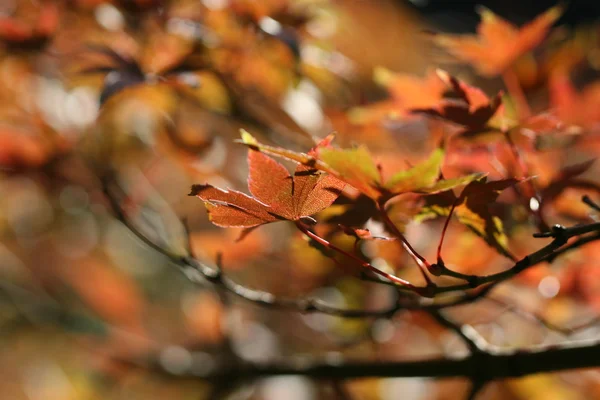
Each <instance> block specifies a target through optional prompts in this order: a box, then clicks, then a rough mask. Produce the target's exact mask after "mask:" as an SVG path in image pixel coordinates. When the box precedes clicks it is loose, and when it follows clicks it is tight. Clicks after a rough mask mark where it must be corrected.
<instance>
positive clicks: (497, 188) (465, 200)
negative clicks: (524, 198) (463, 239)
mask: <svg viewBox="0 0 600 400" xmlns="http://www.w3.org/2000/svg"><path fill="white" fill-rule="evenodd" d="M518 182H519V180H518V179H512V178H511V179H503V180H499V181H493V182H487V178H485V177H482V178H480V179H477V180H474V181H472V182H471V183H469V184H468V185H467V186H465V188H464V189H463V191H462V193H461V194H460V196H459V197H458V198H457V197H456V196H455V195H454V193H453V192H452V191H445V192H441V193H438V194H436V195H433V196H427V197H426V198H425V206H424V207H423V209H422V210H421V212H420V215H419V216H418V217H417V220H425V219H429V218H432V217H435V216H448V215H449V214H450V211H451V209H452V207H453V206H454V212H453V215H454V216H455V217H456V218H457V219H458V221H459V222H460V223H462V224H463V225H465V226H467V227H469V228H470V229H471V230H472V231H473V232H475V233H476V234H477V235H479V236H481V237H482V238H483V239H484V240H485V241H486V242H487V243H488V244H489V245H490V246H492V247H494V248H495V249H496V250H497V251H498V252H499V253H501V254H503V255H505V256H507V257H509V258H513V256H512V255H511V253H510V252H509V251H508V247H507V244H508V240H507V238H506V235H505V233H504V227H503V223H502V220H501V219H500V218H499V217H498V216H496V215H493V214H492V212H491V210H490V204H492V203H493V202H495V201H496V199H497V198H498V196H499V195H500V193H501V192H502V191H503V190H504V189H506V188H508V187H510V186H513V185H515V184H517V183H518Z"/></svg>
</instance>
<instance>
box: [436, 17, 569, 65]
mask: <svg viewBox="0 0 600 400" xmlns="http://www.w3.org/2000/svg"><path fill="white" fill-rule="evenodd" d="M563 11H564V7H563V6H555V7H552V8H550V9H548V10H547V11H546V12H544V13H542V14H540V15H539V16H538V17H537V18H535V19H534V20H533V21H531V22H529V23H527V24H525V25H524V26H522V27H521V28H518V27H517V26H515V25H513V24H511V23H510V22H508V21H506V20H504V19H502V18H500V17H499V16H497V15H496V14H494V13H493V12H492V11H490V10H489V9H487V8H483V7H482V8H481V9H480V10H479V14H480V15H481V22H480V23H479V25H478V26H477V35H475V36H473V35H460V36H457V35H436V36H435V37H434V41H435V43H436V44H438V45H439V46H441V47H443V48H445V49H446V50H448V52H450V53H451V54H452V55H453V56H455V57H456V58H458V59H460V60H461V61H465V62H468V63H470V64H471V65H473V66H474V67H475V68H476V69H477V71H478V72H479V73H480V74H481V75H484V76H489V77H493V76H498V75H501V74H502V73H504V72H505V71H506V70H507V69H509V68H510V67H511V66H512V65H513V63H514V62H515V61H516V60H517V59H518V58H519V57H520V56H522V55H524V54H525V53H527V52H529V51H530V50H532V49H533V48H535V47H536V46H537V45H539V44H540V43H541V42H542V41H543V40H544V38H545V37H546V35H547V34H548V31H549V30H550V28H551V27H552V25H553V24H554V23H555V22H556V21H557V20H558V19H559V18H560V16H561V15H562V13H563Z"/></svg>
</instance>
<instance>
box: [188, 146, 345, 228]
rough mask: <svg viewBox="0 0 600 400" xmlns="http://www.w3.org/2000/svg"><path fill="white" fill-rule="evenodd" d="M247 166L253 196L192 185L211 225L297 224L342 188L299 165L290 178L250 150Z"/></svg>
mask: <svg viewBox="0 0 600 400" xmlns="http://www.w3.org/2000/svg"><path fill="white" fill-rule="evenodd" d="M248 164H249V169H250V176H249V178H248V187H249V189H250V192H251V193H252V195H253V196H254V197H251V196H248V195H246V194H244V193H241V192H238V191H235V190H222V189H219V188H215V187H214V186H211V185H194V186H192V191H191V193H190V195H191V196H198V197H199V198H200V199H201V200H203V201H204V203H205V206H206V209H207V210H208V213H209V217H210V220H211V222H212V223H214V224H215V225H218V226H222V227H243V228H252V227H256V226H259V225H263V224H267V223H270V222H275V221H280V220H290V221H297V220H299V219H301V218H303V217H307V216H310V215H312V214H316V213H318V212H319V211H321V210H323V209H325V208H327V207H328V206H330V205H331V204H332V203H333V202H334V201H335V199H336V198H337V197H338V196H339V194H340V193H341V191H342V189H343V187H344V185H345V184H344V183H343V182H342V181H340V180H338V179H336V178H334V177H332V176H326V175H325V174H323V173H322V172H319V171H317V170H315V169H312V168H309V167H307V166H305V165H302V164H300V165H298V167H297V168H296V171H295V173H294V176H293V177H292V176H290V174H289V173H288V172H287V170H286V169H285V167H283V165H281V164H279V163H278V162H276V161H275V160H273V159H272V158H270V157H268V156H266V155H265V154H263V153H261V152H259V151H256V150H252V149H250V150H249V151H248Z"/></svg>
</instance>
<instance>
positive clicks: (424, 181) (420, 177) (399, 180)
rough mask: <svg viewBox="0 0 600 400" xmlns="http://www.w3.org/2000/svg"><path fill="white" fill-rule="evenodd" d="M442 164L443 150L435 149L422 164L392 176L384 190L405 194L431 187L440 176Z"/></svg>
mask: <svg viewBox="0 0 600 400" xmlns="http://www.w3.org/2000/svg"><path fill="white" fill-rule="evenodd" d="M443 162H444V150H442V149H436V150H434V152H433V153H432V154H431V156H429V158H428V159H427V160H425V161H424V162H422V163H420V164H418V165H416V166H414V167H412V168H410V169H408V170H406V171H400V172H398V173H396V174H394V175H393V176H392V177H391V178H390V179H389V180H388V181H387V182H386V184H385V188H386V189H388V190H389V191H390V192H392V193H406V192H414V191H419V189H424V188H428V187H431V186H433V185H434V184H435V182H436V181H437V179H438V177H439V176H440V169H441V168H442V163H443Z"/></svg>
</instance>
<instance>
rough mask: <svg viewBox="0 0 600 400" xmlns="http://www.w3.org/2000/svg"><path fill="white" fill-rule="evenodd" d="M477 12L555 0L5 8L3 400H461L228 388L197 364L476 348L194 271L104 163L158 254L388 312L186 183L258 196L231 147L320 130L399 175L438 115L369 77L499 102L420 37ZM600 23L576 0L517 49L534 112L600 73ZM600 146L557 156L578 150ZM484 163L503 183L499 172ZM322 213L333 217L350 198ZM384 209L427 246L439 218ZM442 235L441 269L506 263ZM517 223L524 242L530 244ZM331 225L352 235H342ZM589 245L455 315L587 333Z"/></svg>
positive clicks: (417, 355) (418, 153) (486, 323)
mask: <svg viewBox="0 0 600 400" xmlns="http://www.w3.org/2000/svg"><path fill="white" fill-rule="evenodd" d="M478 5H484V6H486V7H488V8H490V9H491V10H493V11H494V12H496V13H497V14H499V15H500V16H503V17H505V18H507V19H508V20H510V21H512V22H513V23H515V24H517V25H521V24H523V23H526V22H527V21H529V20H531V19H533V18H534V17H535V16H536V15H538V14H540V13H541V12H543V11H545V10H546V9H547V8H549V7H551V6H553V5H555V2H553V1H550V0H548V1H546V0H544V1H536V2H523V1H520V2H519V1H507V0H503V1H501V0H497V1H480V2H471V1H460V2H452V1H441V0H439V1H436V0H411V1H401V0H377V1H366V0H329V1H327V0H170V1H168V0H165V1H161V0H113V1H104V0H64V1H59V0H2V1H1V2H0V104H1V106H0V235H1V240H0V343H1V346H2V351H1V352H0V370H1V371H2V373H1V374H0V393H1V395H0V397H1V398H6V399H14V400H17V399H27V400H59V399H60V400H67V399H73V400H75V399H77V400H80V399H144V400H149V399H162V398H171V399H202V398H226V397H227V396H232V397H231V398H239V399H266V400H278V399H290V400H305V399H306V400H309V399H336V398H339V399H343V398H354V399H398V398H402V399H404V400H410V399H431V400H433V399H456V398H462V397H463V396H464V394H463V393H466V392H467V390H468V387H469V383H468V382H467V381H466V380H460V379H456V380H432V379H420V378H413V379H364V380H354V381H348V382H344V383H342V384H334V383H331V382H327V381H311V380H308V379H305V378H301V377H285V378H271V379H261V380H258V381H255V382H248V383H245V384H244V385H241V386H239V387H230V388H228V387H226V386H227V385H224V386H225V387H217V389H215V388H214V386H213V385H209V384H208V383H206V382H203V380H202V376H203V375H205V374H208V373H210V372H211V371H213V370H215V369H218V368H219V366H222V365H231V364H233V363H236V362H238V361H239V360H240V359H243V360H248V361H256V362H262V361H274V360H290V359H291V360H310V359H313V358H315V359H319V360H322V359H325V360H328V361H332V362H335V361H336V360H337V361H341V360H411V359H421V358H424V357H429V356H440V355H443V354H464V352H465V351H466V349H465V348H464V346H463V345H462V343H460V341H458V340H457V339H456V338H455V337H454V336H453V335H452V334H451V333H448V332H447V331H444V330H443V329H442V328H441V327H439V326H437V325H436V324H435V323H434V321H432V320H430V319H429V318H428V317H427V316H425V315H422V314H421V313H418V312H400V313H398V314H397V315H396V316H395V317H394V318H393V319H391V320H385V319H381V320H373V319H365V320H343V319H340V318H337V317H330V316H323V315H316V314H315V315H299V314H296V313H292V312H283V311H274V310H267V309H262V308H259V307H256V306H253V305H251V304H248V303H245V302H243V301H240V300H238V299H236V298H233V297H228V296H224V295H223V294H222V293H219V292H218V291H215V288H214V287H213V286H212V285H210V284H209V283H206V284H205V285H198V284H193V283H191V282H190V281H189V280H188V279H187V278H186V277H185V276H184V275H183V274H182V273H181V272H180V270H179V269H178V268H177V267H176V266H174V265H172V263H170V262H169V260H168V259H167V258H166V257H164V256H162V255H160V254H159V253H157V252H156V251H154V250H153V249H152V248H150V247H149V246H147V245H146V244H144V243H143V242H142V241H140V240H139V239H138V238H137V237H136V236H135V235H134V234H133V233H132V232H131V231H130V230H129V229H128V228H127V227H126V226H125V225H124V224H123V223H121V222H120V221H118V220H117V219H116V218H115V210H113V209H112V208H111V204H110V202H109V201H107V198H106V196H105V188H104V187H103V186H102V184H101V180H100V179H99V177H103V176H107V175H109V176H111V178H112V179H113V181H112V183H113V184H112V186H111V190H112V192H111V195H112V196H114V197H115V198H117V199H118V202H119V204H121V206H122V208H123V210H125V212H126V214H127V216H128V218H129V219H130V220H131V221H133V223H134V224H135V226H136V227H138V228H139V230H140V231H142V232H144V234H146V235H147V236H148V237H150V238H151V239H152V240H154V241H156V242H158V243H161V245H162V246H164V248H165V249H168V251H169V252H172V253H175V254H184V253H185V252H186V251H187V250H188V249H191V251H192V252H193V254H194V255H195V256H196V257H198V258H199V259H201V260H203V261H204V262H206V263H208V264H209V265H213V264H214V263H215V260H216V257H217V254H222V262H223V269H224V272H225V273H226V274H228V275H229V276H231V277H232V278H233V279H235V280H236V281H238V282H240V283H243V284H244V285H246V286H248V287H251V288H256V289H261V290H265V291H268V292H271V293H273V294H275V295H281V296H298V297H302V296H311V297H316V298H319V299H323V300H324V301H327V302H328V303H330V304H333V305H336V306H340V307H349V308H364V307H373V308H376V307H383V306H385V305H386V304H388V303H389V301H391V300H390V299H392V298H393V296H392V293H391V290H388V289H387V288H383V287H381V286H376V285H370V284H369V283H366V282H363V281H360V280H357V279H355V278H354V277H353V276H351V275H349V274H348V273H347V271H345V270H342V269H340V268H339V267H338V266H336V263H335V262H334V261H333V260H331V259H330V258H327V257H325V256H324V255H323V254H322V252H321V251H320V250H319V249H316V248H314V247H311V246H310V244H309V243H308V242H307V241H306V240H304V238H303V237H302V235H300V234H299V233H298V232H294V231H293V229H292V227H291V226H288V225H287V224H285V223H281V224H275V225H272V226H271V225H269V226H266V227H261V228H260V229H258V230H256V231H255V232H253V233H252V234H250V235H249V236H248V237H246V238H245V239H244V240H242V241H240V242H237V243H236V242H235V240H236V238H237V237H238V235H239V233H240V232H239V231H237V230H234V229H220V228H216V227H214V226H212V225H211V224H210V223H209V222H208V219H207V217H206V211H205V208H204V206H203V205H202V203H201V202H200V201H199V200H198V199H196V198H191V197H188V196H187V193H188V192H189V188H190V186H191V185H192V184H194V183H206V182H208V183H211V184H214V185H218V186H220V187H230V188H235V189H237V190H242V191H246V190H247V189H246V177H247V164H246V148H244V146H241V145H239V144H236V143H234V140H235V139H237V138H238V137H239V129H240V128H244V129H246V130H248V131H250V132H252V134H253V135H255V136H256V137H258V138H259V139H260V140H261V141H263V142H266V143H271V144H275V145H282V146H286V147H288V148H291V149H294V150H303V151H305V150H306V149H308V148H309V147H310V145H311V143H313V142H312V137H324V136H325V135H327V134H329V133H330V132H332V131H336V132H337V138H336V140H337V143H338V144H339V145H340V146H350V145H353V144H356V143H365V144H367V145H368V146H369V149H370V150H372V152H373V153H374V154H376V155H377V157H378V158H379V159H381V160H385V161H386V162H387V163H389V164H390V165H395V166H398V167H403V166H405V165H406V162H409V163H411V162H414V161H416V160H418V159H419V158H420V157H422V156H423V155H426V154H427V153H428V152H429V151H430V150H431V149H432V148H433V147H434V146H435V145H436V144H437V139H438V138H439V136H436V135H437V134H435V132H433V128H432V126H431V125H429V124H428V123H426V121H424V120H423V119H420V118H406V119H404V118H392V119H387V118H382V117H381V116H382V114H381V113H379V112H378V111H377V110H378V108H377V107H378V105H379V104H383V105H385V104H387V103H386V102H389V99H390V94H391V97H392V98H394V96H397V97H399V98H402V96H403V95H405V96H409V97H410V96H413V95H414V96H416V95H417V94H416V92H407V93H400V94H399V95H397V94H394V93H393V92H392V93H389V92H388V89H389V88H386V87H385V85H382V79H381V76H382V75H381V74H379V75H378V74H376V73H375V71H380V72H381V71H384V69H382V67H383V68H385V71H393V73H401V74H413V75H415V76H419V77H424V76H426V75H427V73H428V71H431V69H432V68H438V67H443V68H444V69H446V70H448V71H450V72H451V73H453V74H455V75H457V76H459V77H461V78H462V79H464V80H466V81H468V82H471V83H473V84H476V85H478V86H479V87H481V88H482V90H483V91H484V92H486V93H487V94H488V95H490V96H491V95H492V94H494V93H495V92H496V90H498V89H501V88H502V87H503V83H502V81H501V80H499V79H497V78H493V77H492V78H485V77H481V76H478V75H477V73H476V71H474V70H473V69H472V68H471V67H468V66H465V65H464V64H460V63H458V62H456V60H453V59H452V58H451V57H449V55H448V54H447V53H444V52H443V51H441V50H440V49H439V48H436V46H434V44H433V43H432V40H431V33H430V32H432V31H436V32H451V33H474V32H475V29H476V26H477V23H478V21H479V16H478V14H477V12H476V10H477V9H478V8H477V7H478ZM599 17H600V3H599V2H597V1H595V0H573V1H571V2H569V3H568V5H567V9H566V11H565V13H564V15H563V17H562V18H561V19H560V20H559V21H558V24H557V25H558V28H557V29H555V30H554V31H553V32H552V33H551V34H550V35H549V37H548V39H547V41H546V44H545V45H544V47H543V48H541V49H538V50H535V51H534V52H532V54H529V55H528V56H527V57H526V58H524V59H523V60H520V61H519V62H518V64H517V68H516V74H517V79H518V80H519V82H520V84H521V86H522V87H523V88H524V90H525V93H526V96H527V97H528V99H529V100H530V104H531V105H532V108H533V109H535V110H538V111H539V110H543V109H544V108H546V107H548V106H553V105H556V104H554V103H552V99H551V96H549V90H548V85H547V83H548V80H549V77H550V76H552V73H553V71H555V70H557V69H559V68H568V70H569V72H570V73H571V77H572V80H573V83H574V85H575V86H576V87H577V88H581V87H584V86H587V85H590V84H591V83H593V82H595V80H596V79H597V77H598V69H599V68H600V47H599V42H598V40H599V33H600V31H599V30H598V27H599V25H598V18H599ZM565 66H566V67H565ZM378 76H379V78H380V79H377V77H378ZM595 99H596V101H598V99H600V96H596V97H595ZM402 101H406V100H402ZM594 104H598V102H597V103H594ZM386 107H387V106H386ZM596 116H597V115H596ZM597 127H598V125H594V126H591V127H589V129H597ZM597 149H598V147H597V146H596V147H593V145H590V146H589V147H587V148H586V149H583V150H582V149H579V150H577V152H575V153H569V155H568V156H567V158H569V160H580V159H588V158H589V154H593V152H594V151H595V150H597ZM585 151H588V152H589V153H585ZM461 157H462V158H461ZM464 157H471V156H461V155H458V156H456V157H455V159H454V160H455V161H456V163H457V164H456V165H458V166H455V165H454V164H452V162H453V161H452V159H451V160H449V161H447V163H448V165H447V166H446V167H447V168H448V171H451V170H453V168H454V169H459V170H461V171H462V170H466V169H468V168H470V167H468V166H465V165H466V164H468V162H466V161H468V160H467V159H466V158H464ZM472 157H473V158H469V160H475V158H474V157H475V155H473V156H472ZM544 157H546V158H543V157H540V159H541V161H540V163H539V165H540V169H539V171H536V172H539V173H540V174H542V175H543V174H546V176H548V174H550V172H548V171H549V170H550V169H552V167H551V166H548V160H552V161H555V160H556V158H555V154H554V153H548V154H545V155H544ZM405 160H407V161H405ZM461 160H462V163H461ZM465 160H466V161H465ZM544 160H546V161H544ZM544 162H545V163H544ZM482 165H483V164H477V165H476V167H477V168H479V169H481V168H485V167H482ZM558 166H560V165H558ZM554 169H556V168H554ZM554 169H552V171H554ZM486 172H489V173H490V174H491V176H494V177H496V178H500V177H501V175H499V174H498V171H496V170H494V169H493V168H492V167H490V169H489V170H486ZM590 175H593V172H591V173H590ZM579 195H580V193H567V194H565V197H564V198H561V199H560V201H561V202H558V203H557V204H556V205H555V207H554V208H553V211H552V212H553V214H552V215H553V217H555V218H556V219H557V220H558V221H573V220H577V218H579V217H580V216H581V215H582V214H586V212H587V209H586V208H585V207H583V210H582V209H581V208H577V207H575V206H573V205H572V204H573V203H572V202H571V200H572V199H573V198H577V196H579ZM401 206H402V204H401V205H400V208H401ZM335 207H337V208H335ZM335 207H334V208H335V210H333V211H328V212H329V213H330V214H327V215H323V216H322V218H324V219H334V218H335V216H336V215H338V214H340V213H343V212H344V211H345V209H344V205H343V204H340V205H336V206H335ZM395 216H396V219H395V221H396V222H397V223H398V224H402V226H403V229H405V230H406V232H407V235H408V236H409V238H410V240H411V242H413V243H414V244H415V246H416V247H417V248H418V249H420V251H423V252H424V254H433V253H431V252H432V251H434V249H432V248H431V239H430V238H431V237H432V235H435V237H436V238H437V235H438V232H439V229H440V223H439V221H437V222H432V223H425V224H413V223H411V224H407V220H406V218H405V216H404V214H403V211H402V210H400V211H398V212H397V214H396V215H395ZM361 218H362V217H361V216H360V215H359V216H357V219H358V221H361ZM182 221H185V224H184V223H183V222H182ZM362 222H365V221H362ZM404 225H407V226H404ZM450 229H451V231H450V232H451V233H449V234H448V238H447V243H446V246H447V247H448V248H452V249H453V250H452V253H451V254H448V256H447V262H448V263H449V265H452V264H455V265H457V266H460V268H462V271H463V272H466V273H467V272H468V273H481V274H483V273H488V272H490V271H495V270H499V269H501V268H506V267H507V265H510V263H509V262H508V263H507V260H505V259H502V258H501V257H499V256H498V255H497V253H496V252H495V251H494V250H492V249H491V248H488V247H486V246H485V244H484V243H483V242H482V241H481V239H479V238H478V237H476V236H475V235H473V234H472V233H470V232H469V231H467V230H466V229H464V228H461V227H458V226H451V228H450ZM530 234H531V231H530V230H527V229H521V228H519V227H517V228H515V229H514V230H512V231H511V235H510V237H511V246H512V248H513V250H514V251H515V253H516V254H518V255H525V254H527V253H528V252H531V251H533V250H534V249H536V248H538V247H539V245H540V244H539V243H540V242H539V241H535V242H534V241H532V240H530V239H528V238H529V236H530ZM331 239H332V240H333V241H335V243H338V244H339V245H340V246H346V247H348V248H352V246H353V239H352V238H350V237H347V236H344V235H337V236H334V237H332V238H331ZM436 244H437V239H436ZM598 250H600V247H599V246H597V245H596V246H595V245H590V246H588V247H585V248H584V249H583V250H582V251H581V252H578V253H576V254H573V255H572V256H570V257H565V258H561V259H560V260H559V261H558V262H557V263H555V264H553V265H552V267H550V266H549V265H542V266H540V267H537V268H534V269H532V270H531V271H530V273H528V274H525V275H524V276H522V277H519V278H518V279H515V280H514V281H513V282H511V283H509V284H506V285H504V286H503V287H502V288H500V289H499V290H498V292H497V296H496V298H495V299H494V300H489V301H487V300H486V301H482V302H479V303H477V304H474V305H470V306H465V307H461V308H457V309H455V310H454V309H453V311H452V313H453V315H454V316H455V317H456V318H457V319H459V320H461V321H463V322H465V323H469V324H471V325H473V326H474V327H475V328H476V329H477V330H479V331H480V332H481V333H482V335H484V336H485V337H486V338H487V339H488V340H489V341H490V342H492V343H494V344H498V345H503V346H509V347H510V346H526V345H530V344H539V343H548V342H552V341H560V340H563V339H564V338H565V337H566V336H568V335H570V336H571V337H576V338H591V337H598V335H599V333H600V329H599V327H598V326H597V325H593V324H587V321H590V320H591V319H593V318H594V316H595V315H596V313H597V312H600V269H599V268H598V266H597V264H592V265H590V263H589V262H587V261H586V260H590V259H592V260H593V259H595V256H596V255H597V254H598V253H597V251H598ZM361 251H362V252H363V253H364V255H365V256H366V257H370V258H371V260H372V262H373V263H374V264H376V265H377V266H378V267H382V268H390V269H392V270H394V271H396V273H398V274H399V275H401V276H403V277H405V278H407V279H415V280H418V279H419V277H418V272H417V271H414V270H413V269H412V268H404V267H405V265H409V263H408V262H407V257H406V254H400V253H399V251H398V249H397V247H395V246H394V245H390V244H389V243H386V242H378V243H368V246H365V247H364V248H362V250H361ZM475 253H476V254H475ZM474 254H475V255H474ZM515 288H516V289H518V290H515ZM515 310H521V311H520V312H517V311H515ZM540 321H544V322H547V323H546V324H544V323H541V322H540ZM548 326H554V327H558V326H561V327H567V328H565V329H563V330H560V329H548ZM578 326H581V327H583V328H582V329H577V331H576V332H571V331H570V328H568V327H578ZM573 331H575V329H573ZM180 375H182V376H180ZM228 389H230V390H228ZM211 396H212V397H211ZM596 397H600V375H599V372H598V371H593V370H592V371H584V372H564V373H555V374H545V375H536V376H531V377H526V378H523V379H518V380H509V381H502V382H495V383H492V384H490V385H489V386H488V387H487V388H486V389H485V390H484V392H483V393H482V394H481V398H486V399H591V398H596Z"/></svg>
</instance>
